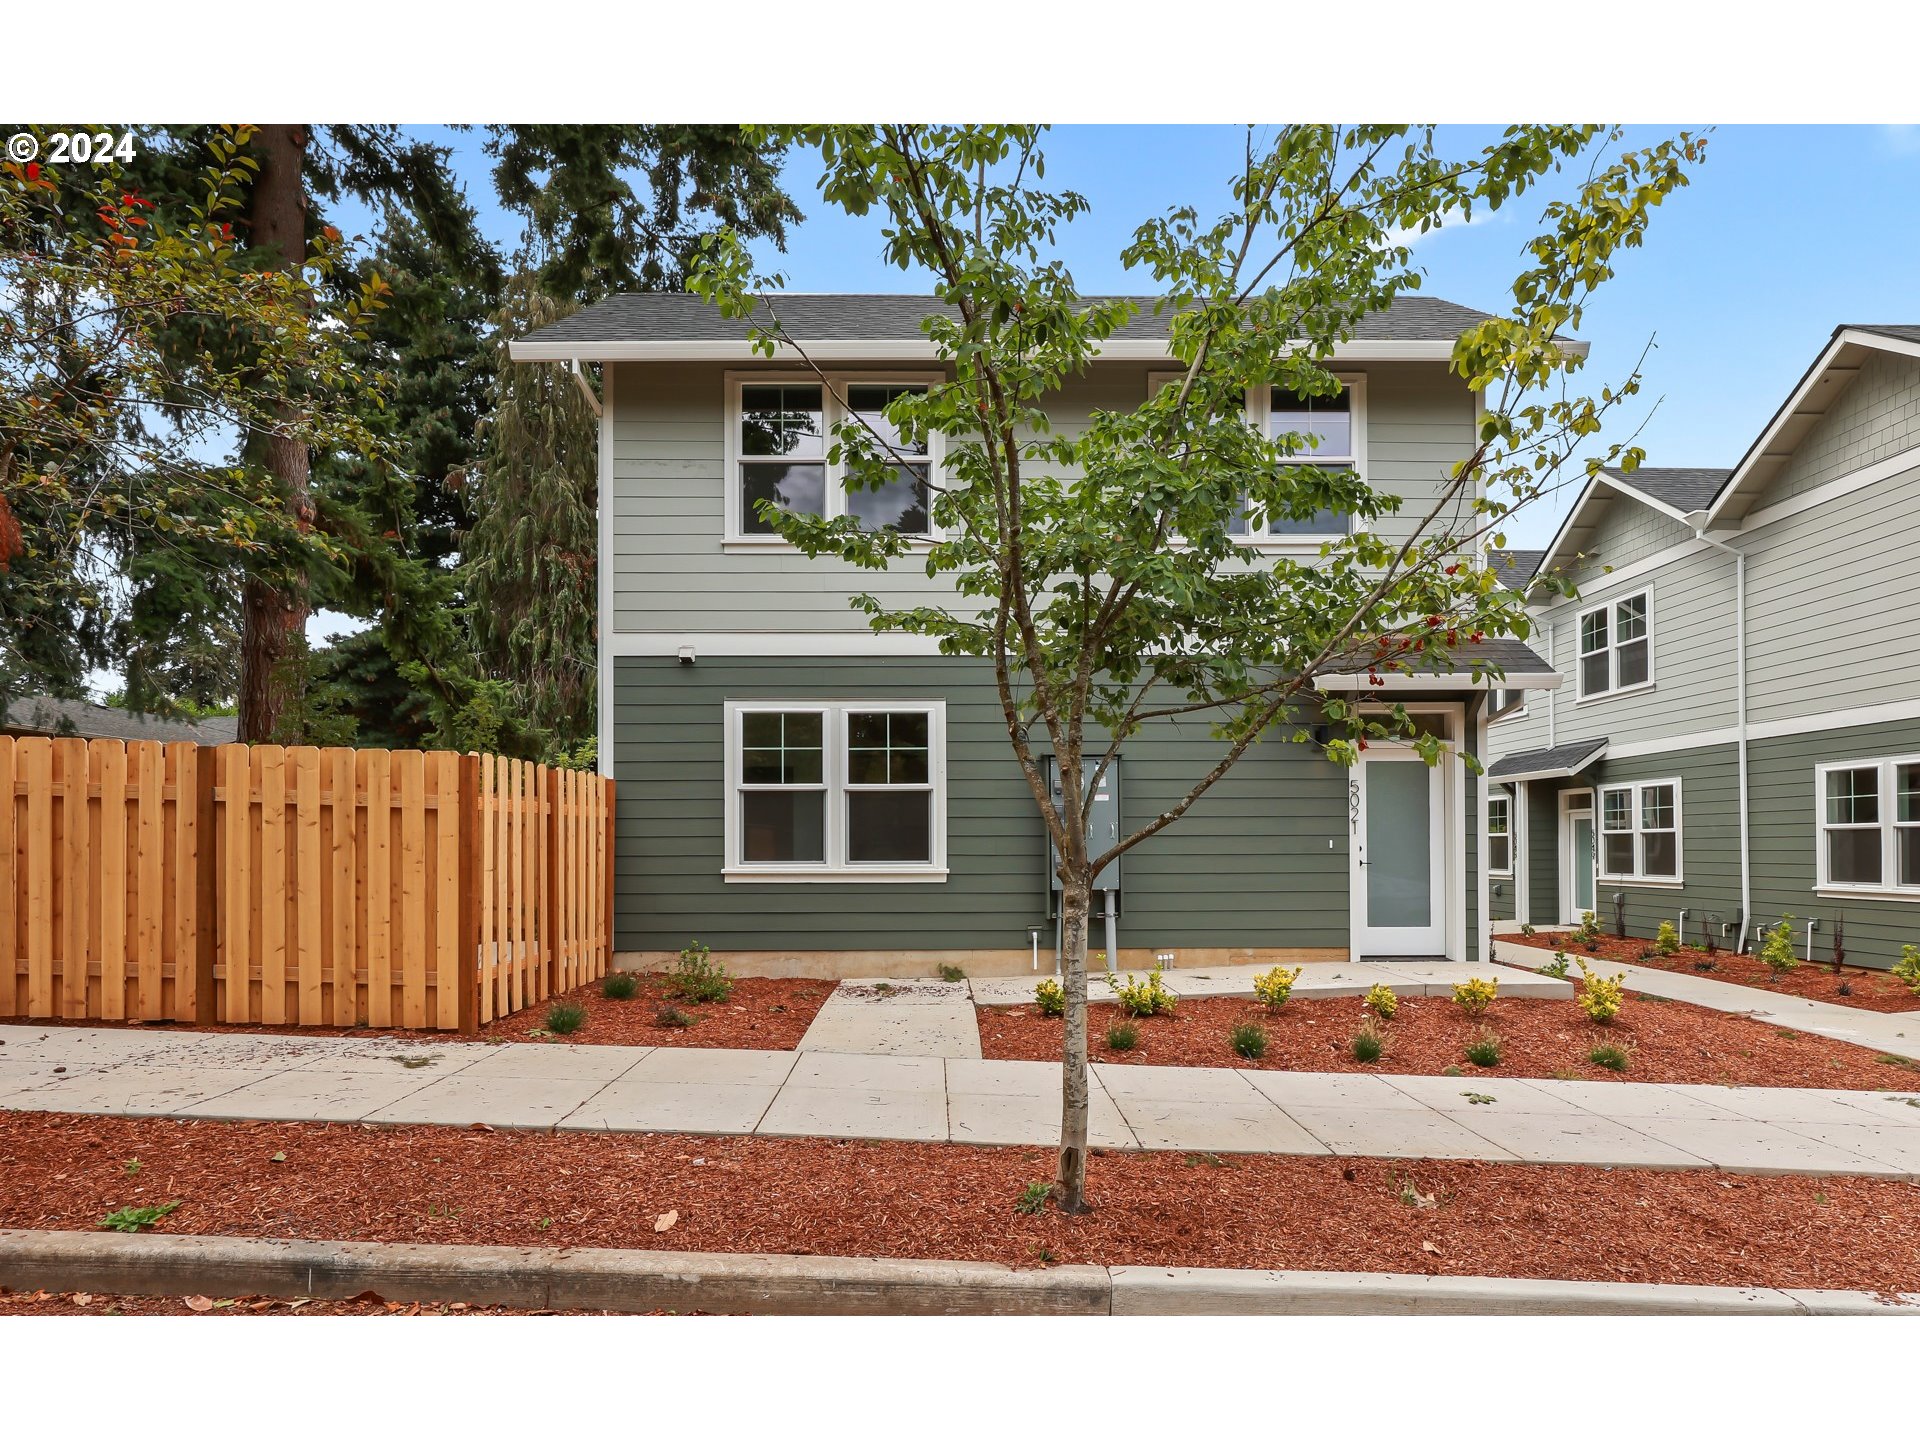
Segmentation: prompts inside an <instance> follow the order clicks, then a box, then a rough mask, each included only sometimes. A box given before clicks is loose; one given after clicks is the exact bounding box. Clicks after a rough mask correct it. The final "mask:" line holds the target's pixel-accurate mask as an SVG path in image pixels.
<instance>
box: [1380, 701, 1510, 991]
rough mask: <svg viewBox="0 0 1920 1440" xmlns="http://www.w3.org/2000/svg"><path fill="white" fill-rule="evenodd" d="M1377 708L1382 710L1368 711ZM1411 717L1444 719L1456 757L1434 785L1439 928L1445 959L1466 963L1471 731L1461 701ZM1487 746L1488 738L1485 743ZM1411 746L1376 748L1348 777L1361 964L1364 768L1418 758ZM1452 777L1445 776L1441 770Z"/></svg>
mask: <svg viewBox="0 0 1920 1440" xmlns="http://www.w3.org/2000/svg"><path fill="white" fill-rule="evenodd" d="M1369 708H1377V707H1369ZM1407 709H1408V713H1409V714H1410V715H1444V716H1445V717H1446V718H1447V736H1448V739H1447V744H1448V745H1450V746H1452V747H1453V751H1452V753H1450V754H1449V755H1447V756H1445V757H1443V758H1442V760H1441V762H1440V765H1439V766H1438V767H1436V775H1435V779H1436V781H1437V782H1438V788H1439V791H1440V794H1439V804H1438V806H1437V807H1436V811H1437V813H1436V815H1435V818H1434V825H1435V828H1436V836H1435V843H1436V844H1437V845H1438V846H1439V865H1438V869H1439V871H1440V882H1439V901H1438V903H1439V904H1440V906H1441V907H1442V909H1441V914H1440V917H1439V919H1438V920H1437V921H1436V922H1435V925H1434V928H1435V929H1436V930H1437V931H1438V933H1439V935H1440V937H1441V953H1443V954H1444V955H1445V956H1446V957H1447V958H1448V959H1449V960H1464V959H1465V958H1466V954H1467V904H1466V896H1467V888H1466V887H1467V877H1466V851H1467V826H1468V824H1469V817H1468V815H1467V767H1466V761H1465V759H1464V758H1462V755H1461V753H1460V747H1461V746H1462V744H1463V738H1462V737H1463V736H1464V734H1465V731H1466V715H1467V707H1466V705H1465V704H1464V703H1463V702H1461V701H1457V700H1455V701H1442V702H1438V703H1434V704H1429V705H1413V706H1409V707H1407ZM1481 738H1482V740H1483V741H1484V738H1485V737H1484V736H1482V737H1481ZM1413 753H1414V751H1413V748H1412V747H1411V746H1408V745H1397V744H1386V745H1382V744H1375V745H1371V746H1369V747H1368V749H1367V750H1366V751H1365V752H1363V753H1362V754H1361V756H1360V758H1359V759H1358V760H1356V761H1355V762H1354V770H1353V772H1351V773H1350V774H1349V775H1348V778H1347V783H1348V785H1349V787H1357V788H1350V790H1349V797H1350V803H1352V802H1355V801H1357V808H1355V809H1352V810H1350V812H1349V823H1348V827H1347V925H1348V932H1347V943H1348V949H1349V952H1350V953H1351V954H1352V955H1353V956H1354V957H1355V958H1356V959H1357V958H1359V957H1360V955H1361V954H1362V952H1363V951H1364V950H1366V949H1368V948H1370V947H1369V945H1368V943H1367V942H1366V940H1365V939H1364V937H1365V934H1366V931H1367V926H1366V912H1365V909H1364V906H1363V904H1362V895H1363V887H1362V884H1361V873H1360V847H1361V840H1360V835H1361V827H1362V825H1363V824H1364V822H1365V818H1366V811H1365V807H1366V788H1365V787H1366V777H1365V775H1364V773H1363V767H1364V766H1365V764H1366V760H1367V757H1368V756H1370V755H1376V754H1377V755H1378V756H1379V758H1382V759H1387V758H1394V759H1398V758H1404V756H1405V755H1410V754H1413ZM1441 769H1444V770H1445V771H1447V772H1448V773H1447V774H1445V775H1440V774H1439V773H1438V771H1439V770H1441ZM1476 868H1477V869H1479V870H1480V872H1481V873H1480V877H1479V884H1480V905H1481V909H1480V914H1481V916H1482V917H1484V916H1485V915H1486V913H1487V911H1486V906H1487V903H1488V895H1487V879H1486V873H1485V871H1486V867H1485V866H1484V865H1482V866H1478V867H1476Z"/></svg>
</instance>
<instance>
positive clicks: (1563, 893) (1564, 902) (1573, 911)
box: [1557, 785, 1600, 925]
mask: <svg viewBox="0 0 1920 1440" xmlns="http://www.w3.org/2000/svg"><path fill="white" fill-rule="evenodd" d="M1593 800H1594V795H1593V788H1592V787H1591V786H1585V785H1583V786H1581V787H1579V788H1578V789H1571V790H1562V791H1561V792H1560V824H1559V831H1560V833H1559V836H1558V838H1557V843H1558V846H1559V851H1560V867H1559V868H1560V897H1559V898H1560V923H1561V924H1563V925H1577V924H1579V923H1580V911H1581V908H1582V907H1581V906H1580V905H1579V903H1578V897H1576V896H1575V895H1574V893H1573V817H1574V816H1575V814H1584V815H1585V816H1586V817H1587V826H1588V828H1589V829H1590V830H1591V831H1592V832H1593V871H1594V873H1593V874H1591V875H1590V876H1588V877H1587V878H1588V881H1589V883H1590V884H1591V886H1592V903H1591V904H1589V905H1588V906H1586V907H1585V908H1586V909H1589V910H1591V909H1594V908H1595V907H1597V906H1598V905H1599V903H1600V876H1599V870H1600V813H1599V811H1598V810H1596V809H1595V808H1594V803H1593ZM1576 801H1579V802H1581V803H1578V804H1576V803H1575V802H1576Z"/></svg>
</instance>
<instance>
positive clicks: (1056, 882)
mask: <svg viewBox="0 0 1920 1440" xmlns="http://www.w3.org/2000/svg"><path fill="white" fill-rule="evenodd" d="M1120 760H1121V757H1120V756H1118V755H1116V756H1114V757H1113V763H1112V764H1111V765H1109V766H1107V773H1106V774H1105V775H1103V776H1101V777H1100V789H1099V792H1098V793H1097V794H1096V795H1095V796H1094V797H1093V810H1092V812H1091V814H1090V815H1089V816H1088V818H1087V851H1088V853H1089V854H1092V855H1099V854H1100V853H1101V852H1103V851H1104V850H1106V849H1107V848H1108V847H1110V846H1112V845H1113V844H1114V843H1115V842H1116V841H1118V840H1119V838H1120ZM1041 761H1042V763H1043V764H1044V766H1045V774H1046V777H1047V788H1048V789H1049V790H1051V791H1052V792H1053V803H1054V804H1055V805H1056V806H1059V805H1061V804H1063V801H1062V799H1061V795H1060V771H1059V767H1058V766H1057V765H1055V764H1054V758H1053V756H1051V755H1043V756H1042V757H1041ZM1099 768H1100V762H1099V761H1098V760H1087V759H1084V758H1083V759H1082V760H1081V762H1080V772H1081V774H1082V775H1084V776H1085V777H1086V780H1087V782H1088V783H1091V781H1092V779H1093V772H1094V771H1095V770H1097V769H1099ZM1121 863H1122V862H1121V861H1120V860H1115V861H1114V862H1113V863H1112V864H1111V865H1109V866H1107V868H1106V869H1104V870H1102V871H1101V872H1100V873H1099V874H1098V875H1096V876H1094V877H1093V888H1094V889H1095V890H1118V889H1119V888H1120V866H1121ZM1059 871H1060V850H1059V847H1058V846H1056V845H1055V844H1054V843H1053V835H1052V833H1051V832H1049V833H1048V835H1047V879H1048V882H1049V884H1050V886H1051V888H1052V889H1054V890H1058V889H1059V888H1060V873H1059Z"/></svg>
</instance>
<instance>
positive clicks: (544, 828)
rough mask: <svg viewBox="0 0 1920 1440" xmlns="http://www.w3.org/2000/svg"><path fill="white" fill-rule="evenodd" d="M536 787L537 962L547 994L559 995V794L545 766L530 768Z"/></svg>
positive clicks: (551, 773) (549, 771) (551, 772)
mask: <svg viewBox="0 0 1920 1440" xmlns="http://www.w3.org/2000/svg"><path fill="white" fill-rule="evenodd" d="M533 775H534V782H535V783H536V784H537V785H538V786H539V792H538V793H539V796H540V801H539V804H540V808H541V810H542V811H543V812H544V815H543V817H542V824H541V826H540V829H541V832H542V835H543V837H544V839H543V842H542V848H541V856H540V962H541V964H543V965H545V966H546V967H547V993H548V994H549V995H557V994H559V993H560V978H561V976H562V974H563V973H564V971H563V970H562V969H561V966H560V947H559V946H558V945H557V944H555V943H554V942H555V940H556V939H557V937H558V932H559V928H560V927H559V925H558V924H557V923H556V921H557V919H558V917H559V914H560V794H559V787H558V786H557V785H555V784H554V775H555V772H554V771H553V770H552V769H551V768H549V767H548V766H545V765H536V766H534V767H533Z"/></svg>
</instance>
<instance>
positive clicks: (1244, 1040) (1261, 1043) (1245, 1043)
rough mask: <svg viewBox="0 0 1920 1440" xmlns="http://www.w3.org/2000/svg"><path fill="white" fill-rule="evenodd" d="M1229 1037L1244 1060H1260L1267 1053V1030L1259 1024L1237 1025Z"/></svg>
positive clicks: (1234, 1049) (1235, 1050) (1235, 1052)
mask: <svg viewBox="0 0 1920 1440" xmlns="http://www.w3.org/2000/svg"><path fill="white" fill-rule="evenodd" d="M1227 1039H1228V1042H1229V1043H1230V1044H1231V1045H1232V1046H1233V1053H1234V1054H1236V1055H1238V1056H1240V1057H1241V1058H1242V1059H1243V1060H1258V1059H1259V1058H1260V1057H1261V1056H1263V1055H1265V1054H1266V1053H1267V1032H1266V1031H1265V1030H1263V1029H1261V1028H1260V1027H1259V1026H1258V1025H1236V1026H1234V1027H1233V1033H1232V1034H1230V1035H1229V1036H1228V1037H1227Z"/></svg>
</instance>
